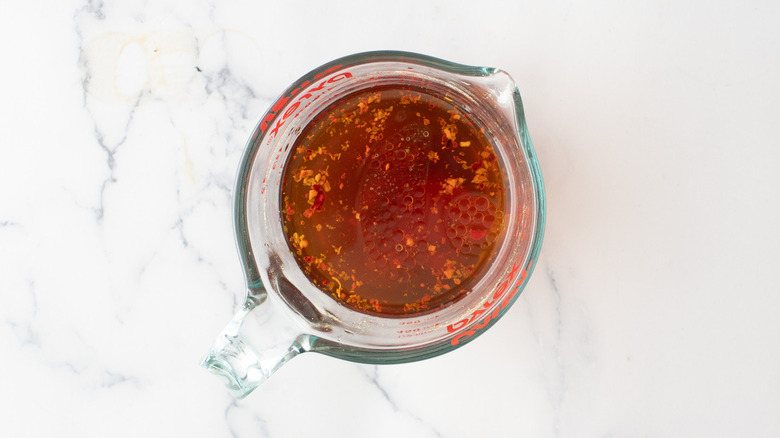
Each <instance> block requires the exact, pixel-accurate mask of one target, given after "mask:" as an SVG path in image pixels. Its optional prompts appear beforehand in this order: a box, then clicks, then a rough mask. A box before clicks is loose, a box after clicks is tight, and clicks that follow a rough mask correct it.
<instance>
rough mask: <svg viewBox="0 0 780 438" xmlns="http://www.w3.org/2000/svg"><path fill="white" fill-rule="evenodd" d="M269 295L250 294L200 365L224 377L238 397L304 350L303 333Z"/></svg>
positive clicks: (250, 390) (230, 389)
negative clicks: (280, 310) (259, 296)
mask: <svg viewBox="0 0 780 438" xmlns="http://www.w3.org/2000/svg"><path fill="white" fill-rule="evenodd" d="M263 295H265V294H263ZM266 298H267V296H262V297H261V298H260V299H258V297H257V295H251V294H250V298H249V299H247V302H246V303H245V304H244V305H243V306H242V308H241V309H240V310H239V311H238V313H236V315H235V316H234V317H233V319H232V320H231V321H230V323H229V324H228V325H227V327H225V329H224V330H223V331H222V333H221V334H220V335H219V337H217V340H216V341H215V342H214V345H213V346H212V347H211V349H210V350H209V351H208V353H207V354H206V357H204V358H203V360H202V361H201V364H200V365H201V366H202V367H203V368H206V369H207V370H208V371H210V372H212V373H214V374H216V375H217V376H219V377H221V378H223V380H224V383H225V386H226V387H227V388H228V390H229V391H230V393H231V394H232V395H233V396H234V397H236V398H238V399H241V398H244V397H246V396H247V395H248V394H249V393H250V392H252V391H253V390H254V389H255V388H257V387H258V386H259V385H260V384H261V383H263V382H264V381H265V380H266V379H268V377H270V376H271V374H273V373H274V372H275V371H276V370H278V369H279V367H281V366H282V365H284V364H285V363H286V362H287V361H289V360H290V359H292V358H293V357H295V356H297V355H298V354H300V353H302V352H303V351H304V349H303V347H302V345H301V339H299V336H300V337H303V335H301V334H300V331H299V330H297V329H296V327H295V326H294V325H293V324H291V321H289V318H287V317H286V316H285V315H284V314H282V313H281V312H279V309H278V308H277V307H278V304H276V303H274V302H273V300H269V299H266Z"/></svg>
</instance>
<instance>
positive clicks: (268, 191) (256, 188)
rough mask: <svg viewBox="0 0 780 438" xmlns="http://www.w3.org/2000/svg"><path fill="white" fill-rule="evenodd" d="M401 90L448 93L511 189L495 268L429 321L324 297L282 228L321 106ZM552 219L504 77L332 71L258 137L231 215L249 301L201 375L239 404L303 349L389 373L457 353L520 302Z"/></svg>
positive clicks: (414, 62)
mask: <svg viewBox="0 0 780 438" xmlns="http://www.w3.org/2000/svg"><path fill="white" fill-rule="evenodd" d="M399 84H403V85H404V86H413V87H416V88H417V89H423V90H429V91H430V92H432V93H435V94H437V95H439V96H444V98H445V99H446V100H448V101H449V102H451V103H452V104H453V105H455V106H456V107H457V108H459V109H460V110H461V111H462V112H463V113H464V114H469V116H470V117H472V118H473V119H474V121H475V122H476V123H477V124H478V125H479V126H480V127H481V128H482V129H483V130H484V132H485V133H487V134H488V135H489V137H490V138H491V140H492V147H493V149H494V151H495V153H496V156H497V158H498V163H499V166H500V168H501V170H502V175H503V179H504V186H505V187H506V188H507V196H505V197H504V199H505V204H506V205H504V206H503V211H504V212H505V213H504V230H503V232H502V235H501V236H500V238H499V239H498V240H497V241H496V245H495V246H496V248H495V257H494V258H493V261H492V263H491V264H490V266H488V267H486V272H485V273H484V275H482V276H480V278H479V279H478V281H477V282H476V283H475V284H472V285H470V286H469V290H468V292H467V293H465V294H464V295H463V297H462V298H460V299H458V300H456V301H453V302H451V303H448V304H447V305H445V306H442V307H440V308H437V309H435V310H430V311H427V312H421V313H411V314H407V315H382V314H371V313H366V312H360V311H356V310H355V309H352V308H350V307H348V306H345V305H343V304H342V303H340V302H338V301H337V300H335V299H334V298H332V297H331V296H330V295H328V294H327V293H323V291H321V290H320V289H318V288H317V287H316V286H315V285H314V284H313V283H312V282H311V281H310V280H309V279H308V278H307V277H306V275H305V274H304V273H303V272H302V271H301V269H300V268H299V265H298V264H297V263H296V260H295V257H294V255H293V254H292V253H291V251H290V248H289V246H288V244H287V237H286V236H285V233H284V230H283V227H282V220H281V212H280V210H281V208H280V205H281V201H280V186H281V181H282V176H283V171H284V165H285V162H286V160H287V158H288V157H289V155H290V154H291V153H292V150H293V147H292V146H293V144H294V143H295V141H296V139H297V137H298V135H299V134H300V133H301V132H302V131H303V129H304V128H305V127H306V126H307V125H308V124H309V122H311V121H312V120H313V119H314V118H315V117H316V116H317V115H318V114H320V113H321V112H322V111H323V109H325V108H326V107H328V105H330V104H332V103H333V102H335V101H336V100H338V99H339V98H341V97H343V96H345V95H349V94H350V93H354V92H357V91H361V90H366V89H373V88H376V87H383V86H393V85H399ZM544 215H545V198H544V189H543V184H542V177H541V172H540V170H539V165H538V163H537V160H536V156H535V153H534V151H533V147H532V145H531V141H530V138H529V135H528V131H527V129H526V124H525V117H524V113H523V107H522V103H521V100H520V94H519V92H518V91H517V88H516V86H515V84H514V82H513V81H512V79H511V78H510V77H509V75H507V74H506V73H505V72H503V71H501V70H498V69H495V68H488V67H472V66H465V65H459V64H454V63H450V62H447V61H443V60H440V59H436V58H432V57H428V56H424V55H419V54H415V53H408V52H390V51H383V52H368V53H361V54H356V55H351V56H347V57H344V58H341V59H337V60H335V61H332V62H329V63H327V64H325V65H323V66H321V67H319V68H317V69H315V70H313V71H311V72H310V73H308V74H307V75H305V76H303V77H302V78H301V79H299V80H298V81H296V82H295V83H294V84H293V85H292V86H291V87H289V88H288V89H287V90H286V91H285V92H284V93H283V94H282V96H281V97H280V98H279V99H278V100H277V101H276V102H275V103H274V104H273V105H272V107H271V109H270V110H269V111H268V112H267V113H266V114H265V116H264V117H263V119H262V120H261V121H260V123H259V124H258V126H257V128H256V129H255V132H254V134H253V135H252V137H251V138H250V140H249V143H248V145H247V148H246V151H245V153H244V156H243V159H242V162H241V165H240V168H239V174H238V180H237V184H236V193H235V210H234V220H235V232H236V237H237V242H238V250H239V254H240V256H241V260H242V264H243V267H244V272H245V275H246V279H247V293H246V297H245V300H244V303H243V305H242V306H241V308H240V310H239V311H238V313H237V314H236V315H235V317H234V318H233V319H232V320H231V322H230V323H229V324H228V326H227V327H226V328H225V329H224V331H223V332H222V333H221V334H220V335H219V337H218V338H217V340H216V342H215V343H214V345H213V346H212V347H211V349H210V350H209V352H208V353H207V355H206V357H205V358H204V359H203V362H202V366H203V367H205V368H207V369H208V370H209V371H211V372H213V373H214V374H217V375H218V376H221V377H222V378H224V380H225V382H226V385H227V387H228V389H229V390H230V391H231V393H232V394H233V395H234V396H236V397H239V398H241V397H244V396H246V395H247V394H249V393H250V392H251V391H252V390H253V389H254V388H256V387H257V386H258V385H259V384H260V383H262V382H263V381H265V380H266V379H267V378H268V377H269V376H270V375H271V374H272V373H273V372H274V371H276V370H277V369H278V368H279V367H280V366H282V365H283V364H284V363H286V362H287V361H289V360H290V359H292V358H293V357H295V356H297V355H298V354H301V353H304V352H318V353H322V354H326V355H329V356H333V357H337V358H340V359H345V360H350V361H355V362H363V363H374V364H391V363H402V362H410V361H416V360H421V359H426V358H430V357H433V356H437V355H439V354H443V353H446V352H448V351H451V350H453V349H455V348H458V347H460V346H461V345H464V344H465V343H467V342H469V341H471V340H473V339H475V338H476V337H477V336H479V335H480V334H481V333H483V332H484V331H485V330H486V329H488V328H489V327H490V326H492V325H493V324H494V323H495V322H496V321H497V320H498V319H499V318H500V317H501V316H502V315H503V314H504V312H505V311H506V310H507V309H508V308H509V307H510V306H511V305H512V303H513V302H514V301H515V300H516V299H517V296H518V295H519V293H520V292H521V291H522V289H523V288H524V286H525V284H526V283H527V281H528V278H529V275H530V273H531V271H532V269H533V267H534V262H535V260H536V259H537V257H538V254H539V251H540V248H541V243H542V235H543V230H544Z"/></svg>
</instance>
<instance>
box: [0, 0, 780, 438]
mask: <svg viewBox="0 0 780 438" xmlns="http://www.w3.org/2000/svg"><path fill="white" fill-rule="evenodd" d="M547 3H551V2H534V3H530V2H527V3H526V2H505V3H499V2H481V3H479V6H476V4H472V3H469V2H463V1H447V2H443V1H442V2H434V3H428V2H421V1H408V2H407V1H396V2H392V3H388V2H384V3H377V4H373V5H368V4H367V2H357V1H355V2H344V3H339V4H336V2H330V3H326V2H283V1H279V2H273V3H262V2H257V1H249V0H243V1H214V0H200V1H188V2H185V1H178V2H177V1H171V0H165V1H155V2H142V1H118V0H106V1H103V2H101V1H100V0H94V1H89V2H83V1H79V0H67V1H51V0H49V1H42V2H41V1H39V2H20V1H19V2H9V3H8V4H5V5H4V7H3V14H2V15H1V16H0V35H2V40H0V41H2V42H1V43H0V47H2V51H0V59H2V63H3V67H2V69H0V80H1V81H2V82H0V83H2V85H3V88H4V90H3V99H2V100H1V101H0V115H2V118H1V119H0V120H1V122H0V142H2V144H1V145H0V347H1V348H2V360H0V430H2V435H3V436H9V437H26V436H30V437H43V436H63V437H76V436H78V437H82V436H88V437H105V436H111V437H132V436H140V435H143V436H152V437H167V436H189V437H210V438H215V437H250V436H251V437H280V438H281V437H311V436H318V437H366V436H370V437H399V436H403V437H474V436H493V437H508V436H518V437H520V436H523V437H526V436H528V437H559V436H560V437H676V436H679V437H691V436H712V437H720V436H723V437H727V436H728V437H736V436H739V437H743V436H749V437H777V436H780V294H779V293H778V292H779V291H780V287H778V281H777V279H776V275H777V272H778V265H779V263H778V262H780V232H779V231H778V226H779V224H780V171H778V167H779V166H780V141H779V140H778V139H779V138H780V136H778V128H777V127H778V125H779V124H780V81H778V78H780V32H778V31H777V23H778V22H780V3H778V2H777V1H775V0H769V1H763V2H762V1H749V2H726V1H718V2H703V1H702V2H672V1H658V2H618V1H596V2H574V1H569V2H560V3H558V4H556V5H555V6H552V5H547ZM384 48H387V49H403V50H411V51H416V52H421V53H427V54H430V55H435V56H438V57H442V58H445V59H449V60H453V61H458V62H463V63H467V64H477V65H490V66H498V67H501V68H503V69H505V70H507V71H508V72H509V73H510V74H511V75H512V76H514V78H515V79H516V81H517V82H518V84H519V86H520V89H521V92H522V94H523V97H524V101H525V107H526V112H527V117H528V123H529V126H530V129H531V135H532V138H533V140H534V143H535V146H536V148H537V151H538V154H539V158H540V161H541V166H542V169H543V172H544V177H545V179H546V184H547V194H548V198H549V210H548V213H549V220H548V222H547V234H546V237H545V243H544V247H543V250H542V257H541V258H540V260H539V264H538V267H537V269H536V272H535V273H534V276H533V278H532V280H531V282H530V284H529V286H528V287H527V289H526V290H525V292H524V294H523V295H522V296H521V298H520V299H519V300H518V302H517V303H516V304H515V306H514V307H513V308H512V310H511V311H510V312H509V313H508V314H507V316H506V317H505V318H503V319H502V320H501V321H500V322H499V323H498V324H497V325H496V326H495V327H494V328H492V329H491V330H490V332H489V333H487V334H485V335H484V336H482V337H481V338H480V339H478V340H477V341H476V342H474V343H471V344H469V345H468V346H466V347H465V348H462V349H459V350H457V351H455V352H452V353H450V354H448V355H445V356H442V357H439V358H435V359H432V360H428V361H423V362H419V363H414V364H407V365H398V366H380V367H377V366H367V365H358V364H353V363H349V362H343V361H339V360H335V359H331V358H328V357H324V356H319V355H316V354H307V355H303V356H301V357H299V358H296V359H294V360H293V361H292V362H291V363H290V364H288V365H286V366H285V367H283V368H282V370H281V371H279V372H278V373H277V374H276V375H275V376H274V377H273V378H272V379H271V380H270V381H269V382H267V383H266V384H265V385H264V386H263V387H261V388H260V389H258V390H257V391H255V392H254V393H253V394H252V395H250V396H249V397H248V398H246V399H244V400H242V401H235V400H233V399H231V398H230V396H229V395H228V394H227V392H226V391H225V390H224V389H223V388H222V386H221V384H220V383H219V382H218V381H217V379H215V378H214V377H213V376H212V375H210V374H208V373H207V372H205V371H204V370H202V369H200V368H199V367H198V366H197V364H198V361H199V359H200V358H201V356H202V355H203V354H204V353H205V351H206V349H207V348H208V346H209V345H210V344H211V342H212V340H213V339H214V337H215V336H216V335H217V333H218V332H219V331H220V330H221V329H222V327H223V326H224V325H225V324H226V323H227V321H228V319H229V318H230V316H231V315H232V313H233V311H234V306H235V304H236V301H237V299H238V298H239V297H240V296H241V294H242V293H243V287H244V285H243V279H242V278H243V277H242V273H241V270H240V265H239V261H238V258H237V256H236V254H235V246H234V242H233V235H232V225H231V224H232V222H231V190H232V187H233V181H234V177H235V171H236V166H237V163H238V160H239V157H240V154H241V151H242V149H243V146H244V143H245V141H246V139H247V138H248V136H249V135H250V133H251V131H252V129H253V127H254V125H255V123H256V121H257V120H258V118H259V117H260V116H261V115H262V114H263V112H264V111H265V110H266V108H267V107H268V105H269V104H270V103H271V100H272V99H273V98H275V97H276V95H277V94H278V93H280V92H281V91H282V90H283V89H284V88H285V87H286V86H287V85H288V84H289V83H291V82H292V81H293V80H294V79H296V78H297V77H299V76H300V75H302V74H304V73H305V72H307V71H308V70H310V69H311V68H314V67H316V66H318V65H320V64H321V63H324V62H326V61H328V60H330V59H333V58H336V57H339V56H342V55H346V54H349V53H354V52H359V51H364V50H372V49H384Z"/></svg>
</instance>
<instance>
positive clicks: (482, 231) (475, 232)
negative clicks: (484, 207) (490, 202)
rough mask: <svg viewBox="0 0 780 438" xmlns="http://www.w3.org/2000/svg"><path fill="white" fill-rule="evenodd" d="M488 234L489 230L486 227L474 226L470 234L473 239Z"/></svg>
mask: <svg viewBox="0 0 780 438" xmlns="http://www.w3.org/2000/svg"><path fill="white" fill-rule="evenodd" d="M486 234H487V230H486V229H484V228H472V229H471V231H470V233H469V235H470V236H471V240H479V239H481V238H483V237H485V235H486Z"/></svg>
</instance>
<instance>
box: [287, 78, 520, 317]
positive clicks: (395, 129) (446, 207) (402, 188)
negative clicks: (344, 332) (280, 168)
mask: <svg viewBox="0 0 780 438" xmlns="http://www.w3.org/2000/svg"><path fill="white" fill-rule="evenodd" d="M293 147H294V151H293V152H292V153H291V155H290V157H289V158H288V160H287V162H286V164H285V169H284V175H283V178H282V187H281V195H280V198H281V199H280V201H281V211H282V222H283V225H284V231H285V236H286V237H287V239H288V243H289V246H290V250H291V252H292V254H293V255H294V257H295V260H296V261H297V263H298V265H299V266H300V267H301V269H302V270H303V271H304V273H305V274H306V276H307V277H308V278H309V280H310V281H311V282H312V283H313V284H314V285H316V286H317V287H318V288H319V289H320V290H322V291H323V292H324V293H327V294H329V295H330V296H332V297H333V298H334V299H336V300H337V301H339V302H341V303H342V304H344V305H346V306H348V307H350V308H353V309H355V310H359V311H362V312H366V313H371V314H382V315H409V314H414V313H421V312H427V311H430V310H435V309H437V308H439V307H441V306H444V305H447V304H448V303H450V302H452V301H454V300H458V299H460V298H462V297H463V296H464V295H465V294H466V293H468V291H469V290H470V288H471V287H473V285H474V284H475V283H476V281H478V279H479V278H480V276H482V275H484V272H485V271H486V268H487V266H488V265H489V264H490V263H491V261H492V259H493V258H494V256H495V249H496V241H497V240H498V239H500V236H501V233H502V231H503V208H502V207H503V206H504V195H505V188H504V186H503V178H502V174H501V169H500V166H499V160H498V159H497V157H496V154H495V152H494V150H493V148H492V146H491V142H490V141H489V137H488V136H487V135H486V133H485V132H484V129H482V128H480V127H479V126H478V125H477V124H475V123H474V122H473V121H472V120H470V119H469V117H468V115H467V114H465V113H463V112H462V111H459V110H458V108H457V107H455V106H454V105H452V104H451V103H449V102H448V101H446V100H444V99H441V98H439V97H437V96H434V95H431V94H427V93H425V92H422V91H419V90H414V89H398V88H385V89H371V90H366V91H361V92H357V93H355V94H352V95H348V96H345V97H344V98H342V99H340V100H338V101H336V102H335V103H333V104H331V105H330V106H329V107H328V108H326V109H325V110H324V111H322V112H321V113H320V114H319V115H318V116H317V117H316V118H315V120H313V121H312V122H311V123H310V124H309V125H308V126H307V127H306V128H305V129H304V130H303V132H302V133H301V134H300V136H299V137H298V139H297V140H296V142H295V144H294V146H293Z"/></svg>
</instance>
